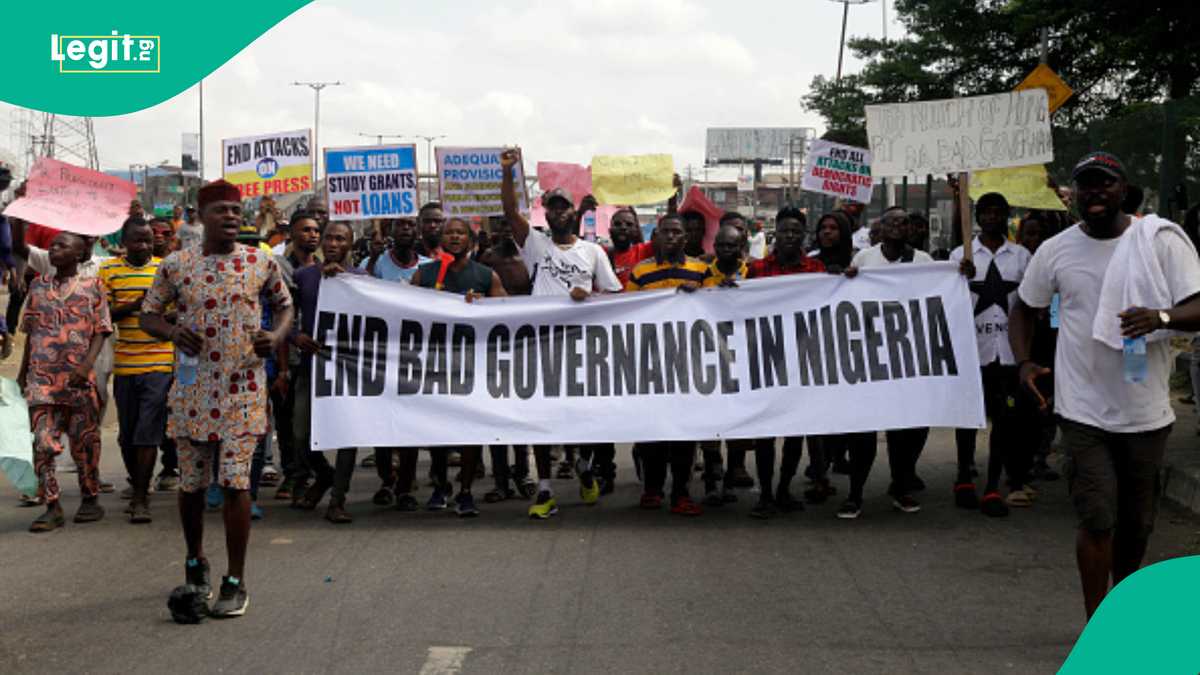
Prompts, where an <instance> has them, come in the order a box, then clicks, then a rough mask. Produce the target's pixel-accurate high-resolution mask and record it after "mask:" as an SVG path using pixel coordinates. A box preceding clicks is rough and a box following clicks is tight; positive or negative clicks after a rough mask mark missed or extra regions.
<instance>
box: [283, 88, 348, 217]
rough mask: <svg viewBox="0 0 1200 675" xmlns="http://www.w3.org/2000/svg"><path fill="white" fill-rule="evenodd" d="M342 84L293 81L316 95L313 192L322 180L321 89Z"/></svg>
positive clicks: (314, 106)
mask: <svg viewBox="0 0 1200 675" xmlns="http://www.w3.org/2000/svg"><path fill="white" fill-rule="evenodd" d="M342 84H343V83H342V82H340V81H338V82H293V83H292V86H293V87H308V88H309V89H312V90H313V94H314V96H313V147H312V156H313V194H316V192H317V184H318V183H319V182H320V173H318V169H319V168H320V161H321V144H320V143H319V142H318V141H319V135H320V131H321V90H322V89H324V88H325V87H338V86H341V85H342Z"/></svg>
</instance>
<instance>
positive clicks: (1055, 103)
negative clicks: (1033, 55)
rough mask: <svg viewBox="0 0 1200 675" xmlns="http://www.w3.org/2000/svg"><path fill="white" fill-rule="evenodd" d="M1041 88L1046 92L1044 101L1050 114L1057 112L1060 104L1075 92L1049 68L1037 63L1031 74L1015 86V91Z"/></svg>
mask: <svg viewBox="0 0 1200 675" xmlns="http://www.w3.org/2000/svg"><path fill="white" fill-rule="evenodd" d="M1034 87H1041V88H1042V89H1045V90H1046V99H1047V100H1048V101H1049V103H1050V112H1054V111H1055V110H1058V109H1059V107H1061V106H1062V104H1064V103H1066V102H1067V99H1069V98H1071V96H1072V95H1073V94H1074V93H1075V90H1073V89H1071V87H1069V86H1067V83H1066V82H1063V79H1062V78H1061V77H1059V76H1058V73H1056V72H1054V71H1053V70H1051V69H1050V66H1048V65H1046V64H1044V63H1039V64H1038V67H1037V68H1034V69H1033V72H1031V73H1029V75H1028V76H1026V77H1025V79H1024V80H1022V81H1021V84H1018V85H1017V88H1016V91H1021V90H1022V89H1033V88H1034Z"/></svg>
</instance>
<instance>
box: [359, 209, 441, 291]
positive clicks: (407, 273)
mask: <svg viewBox="0 0 1200 675" xmlns="http://www.w3.org/2000/svg"><path fill="white" fill-rule="evenodd" d="M391 225H392V237H391V240H392V245H391V246H390V247H388V248H386V249H384V250H383V251H381V252H379V253H375V254H372V255H371V257H370V258H368V259H366V260H364V261H363V262H362V264H360V265H359V268H360V269H363V270H366V272H367V274H370V275H371V276H373V277H375V278H376V279H383V280H384V281H401V282H408V281H411V280H412V278H413V275H414V274H416V273H417V267H419V266H421V265H424V264H425V263H427V262H431V261H432V260H433V258H428V257H426V256H423V255H421V254H419V253H417V250H416V245H417V221H416V220H415V219H413V218H396V219H395V220H393V221H392V222H391Z"/></svg>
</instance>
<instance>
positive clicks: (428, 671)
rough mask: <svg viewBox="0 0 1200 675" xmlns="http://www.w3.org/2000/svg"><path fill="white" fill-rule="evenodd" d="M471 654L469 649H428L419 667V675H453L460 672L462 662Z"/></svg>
mask: <svg viewBox="0 0 1200 675" xmlns="http://www.w3.org/2000/svg"><path fill="white" fill-rule="evenodd" d="M469 653H471V648H470V647H430V648H429V655H428V656H426V657H425V665H423V666H421V675H455V673H457V672H458V671H460V670H462V665H463V660H464V659H466V658H467V654H469Z"/></svg>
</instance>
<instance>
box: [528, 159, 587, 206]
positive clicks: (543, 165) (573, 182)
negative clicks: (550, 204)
mask: <svg viewBox="0 0 1200 675" xmlns="http://www.w3.org/2000/svg"><path fill="white" fill-rule="evenodd" d="M537 179H538V187H539V188H541V190H542V192H549V191H550V190H553V189H555V188H562V189H564V190H566V191H567V192H570V193H571V198H572V199H574V200H575V206H576V207H578V206H579V203H580V202H581V201H583V198H584V197H586V196H587V195H590V194H592V170H591V169H589V168H588V167H586V166H582V165H579V164H571V163H569V162H538V163H537Z"/></svg>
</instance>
